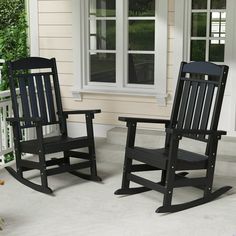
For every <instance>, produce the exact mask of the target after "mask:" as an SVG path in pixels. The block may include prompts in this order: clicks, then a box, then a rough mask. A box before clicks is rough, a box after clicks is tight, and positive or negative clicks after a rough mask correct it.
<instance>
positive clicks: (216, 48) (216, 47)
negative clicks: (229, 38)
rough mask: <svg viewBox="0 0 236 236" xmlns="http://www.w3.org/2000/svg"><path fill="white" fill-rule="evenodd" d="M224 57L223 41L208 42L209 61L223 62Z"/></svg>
mask: <svg viewBox="0 0 236 236" xmlns="http://www.w3.org/2000/svg"><path fill="white" fill-rule="evenodd" d="M224 55H225V41H224V40H210V46H209V61H214V62H223V61H224Z"/></svg>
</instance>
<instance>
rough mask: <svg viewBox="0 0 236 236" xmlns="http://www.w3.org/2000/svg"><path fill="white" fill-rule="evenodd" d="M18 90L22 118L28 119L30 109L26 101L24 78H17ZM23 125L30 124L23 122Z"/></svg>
mask: <svg viewBox="0 0 236 236" xmlns="http://www.w3.org/2000/svg"><path fill="white" fill-rule="evenodd" d="M19 88H20V97H21V104H22V110H23V116H24V117H25V118H29V117H30V109H29V100H28V93H27V88H26V83H25V78H19ZM25 123H26V124H27V125H30V122H25Z"/></svg>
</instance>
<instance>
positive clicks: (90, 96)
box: [38, 0, 174, 128]
mask: <svg viewBox="0 0 236 236" xmlns="http://www.w3.org/2000/svg"><path fill="white" fill-rule="evenodd" d="M38 22H39V54H40V56H43V57H49V58H50V57H55V58H56V59H57V63H58V71H59V78H60V84H61V93H62V97H63V105H64V109H66V110H67V109H69V110H70V109H72V110H73V109H89V108H100V109H101V110H102V113H101V114H98V115H96V119H95V120H94V122H95V123H96V124H100V125H114V126H115V125H116V126H117V125H123V124H122V123H121V122H119V121H118V116H121V115H122V116H137V117H138V116H142V117H156V118H157V117H158V118H168V117H169V115H170V110H171V102H172V94H173V90H174V89H173V84H174V83H173V81H174V80H173V32H174V0H169V21H168V22H169V23H168V24H169V27H168V29H169V40H168V74H167V84H168V85H167V87H168V94H169V97H168V104H167V106H163V107H161V106H158V104H157V99H156V98H155V97H145V96H129V95H127V96H124V95H118V94H117V95H116V94H105V93H104V94H96V93H85V94H83V95H82V101H76V100H75V99H74V98H73V97H72V88H73V84H74V80H76V78H74V76H73V66H76V64H75V63H74V62H73V48H72V45H73V43H72V0H38ZM78 121H79V122H82V121H83V118H82V117H81V116H79V117H76V116H74V117H72V118H71V122H78ZM143 127H144V126H143ZM151 127H152V128H153V125H152V126H151ZM155 128H160V127H158V126H156V127H155Z"/></svg>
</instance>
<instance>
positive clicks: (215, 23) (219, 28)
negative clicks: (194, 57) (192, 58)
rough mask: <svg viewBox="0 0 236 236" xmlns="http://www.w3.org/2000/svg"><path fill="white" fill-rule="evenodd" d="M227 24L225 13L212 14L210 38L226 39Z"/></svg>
mask: <svg viewBox="0 0 236 236" xmlns="http://www.w3.org/2000/svg"><path fill="white" fill-rule="evenodd" d="M225 24H226V13H225V12H212V13H211V29H210V37H225Z"/></svg>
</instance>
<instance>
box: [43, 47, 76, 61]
mask: <svg viewBox="0 0 236 236" xmlns="http://www.w3.org/2000/svg"><path fill="white" fill-rule="evenodd" d="M40 56H41V57H46V58H52V57H55V58H56V60H57V62H59V61H60V62H73V51H72V50H69V49H68V50H67V49H66V50H60V49H58V50H56V49H55V50H53V49H41V50H40Z"/></svg>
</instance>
